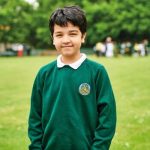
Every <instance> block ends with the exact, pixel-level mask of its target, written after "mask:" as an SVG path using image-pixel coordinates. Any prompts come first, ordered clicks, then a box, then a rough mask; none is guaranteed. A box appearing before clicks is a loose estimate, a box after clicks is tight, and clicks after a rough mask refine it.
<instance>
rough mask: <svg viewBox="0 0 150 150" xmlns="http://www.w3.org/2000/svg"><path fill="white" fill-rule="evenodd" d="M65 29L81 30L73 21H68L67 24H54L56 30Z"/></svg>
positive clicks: (61, 30)
mask: <svg viewBox="0 0 150 150" xmlns="http://www.w3.org/2000/svg"><path fill="white" fill-rule="evenodd" d="M65 30H77V31H78V30H79V27H78V26H74V25H73V24H72V23H70V22H68V23H67V24H66V25H65V26H60V25H58V24H54V32H58V31H59V32H63V31H65Z"/></svg>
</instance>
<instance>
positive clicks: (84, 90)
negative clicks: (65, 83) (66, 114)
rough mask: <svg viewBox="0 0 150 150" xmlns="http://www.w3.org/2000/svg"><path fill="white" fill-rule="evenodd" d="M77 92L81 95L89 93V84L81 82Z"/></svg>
mask: <svg viewBox="0 0 150 150" xmlns="http://www.w3.org/2000/svg"><path fill="white" fill-rule="evenodd" d="M79 93H80V94H81V95H88V94H89V93H90V85H89V84H87V83H82V84H81V85H80V86H79Z"/></svg>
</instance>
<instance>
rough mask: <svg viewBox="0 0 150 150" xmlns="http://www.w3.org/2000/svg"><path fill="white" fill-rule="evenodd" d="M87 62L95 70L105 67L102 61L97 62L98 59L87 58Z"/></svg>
mask: <svg viewBox="0 0 150 150" xmlns="http://www.w3.org/2000/svg"><path fill="white" fill-rule="evenodd" d="M85 63H86V64H87V66H88V67H89V68H92V69H94V70H97V69H98V70H99V69H100V70H101V69H104V68H105V67H104V66H103V64H101V63H98V62H96V61H93V60H91V59H89V58H87V59H86V61H85Z"/></svg>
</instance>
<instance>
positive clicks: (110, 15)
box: [0, 0, 150, 48]
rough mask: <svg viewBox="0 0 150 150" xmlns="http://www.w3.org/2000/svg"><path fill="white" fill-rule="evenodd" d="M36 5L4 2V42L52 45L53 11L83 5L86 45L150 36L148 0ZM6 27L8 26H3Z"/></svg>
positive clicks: (45, 0)
mask: <svg viewBox="0 0 150 150" xmlns="http://www.w3.org/2000/svg"><path fill="white" fill-rule="evenodd" d="M37 2H38V3H39V7H37V8H35V7H34V5H31V4H29V3H27V2H25V1H24V0H7V1H6V0H1V1H0V18H1V19H0V42H4V43H8V42H9V43H10V42H12V43H16V42H21V43H29V44H31V45H32V46H34V47H45V48H46V47H50V46H51V45H52V42H51V39H50V33H49V29H48V20H49V16H50V14H51V13H52V12H53V11H54V10H55V9H56V8H58V7H63V6H65V5H79V6H81V8H83V9H84V10H85V12H86V16H87V20H88V32H87V40H86V43H85V46H93V45H94V44H95V43H96V42H98V41H104V40H105V39H106V37H107V36H112V38H113V39H114V40H117V41H118V40H119V41H123V40H131V41H138V40H142V39H143V38H147V39H150V19H149V18H150V13H149V8H150V1H148V0H122V1H121V2H120V1H119V0H82V1H81V0H63V1H60V0H37ZM3 27H8V28H5V29H3Z"/></svg>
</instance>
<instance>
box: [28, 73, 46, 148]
mask: <svg viewBox="0 0 150 150" xmlns="http://www.w3.org/2000/svg"><path fill="white" fill-rule="evenodd" d="M41 89H42V84H41V77H40V75H39V74H38V75H37V77H36V78H35V81H34V84H33V88H32V95H31V106H30V114H29V120H28V136H29V138H30V141H31V143H30V145H29V150H41V149H42V136H43V131H42V123H41V118H42V90H41Z"/></svg>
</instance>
